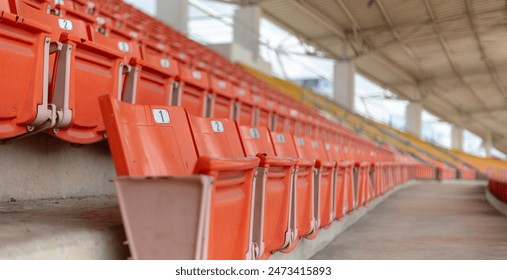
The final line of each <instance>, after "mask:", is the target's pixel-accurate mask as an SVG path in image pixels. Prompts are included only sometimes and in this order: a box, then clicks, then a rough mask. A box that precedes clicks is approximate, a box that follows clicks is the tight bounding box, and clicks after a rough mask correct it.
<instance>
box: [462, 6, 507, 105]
mask: <svg viewBox="0 0 507 280" xmlns="http://www.w3.org/2000/svg"><path fill="white" fill-rule="evenodd" d="M465 5H466V8H467V14H468V20H469V21H470V24H471V25H472V30H473V31H474V37H475V40H476V41H477V46H478V47H479V51H480V53H481V57H482V59H483V60H484V64H486V67H487V68H488V72H489V75H490V76H491V79H492V80H493V83H494V84H495V87H496V89H497V90H498V92H500V94H502V95H503V96H504V98H505V99H506V101H507V90H506V89H505V87H504V86H502V84H501V82H500V80H501V79H500V76H499V75H498V72H497V71H496V69H495V66H494V65H493V63H492V62H491V60H490V59H489V56H488V55H487V53H486V50H485V48H484V45H483V44H482V41H481V37H480V36H479V32H478V31H477V24H476V23H475V20H474V18H473V16H472V14H473V12H472V6H471V4H470V0H465Z"/></svg>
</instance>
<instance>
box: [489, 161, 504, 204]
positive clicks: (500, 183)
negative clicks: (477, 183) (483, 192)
mask: <svg viewBox="0 0 507 280" xmlns="http://www.w3.org/2000/svg"><path fill="white" fill-rule="evenodd" d="M488 188H489V191H490V192H491V194H493V195H494V196H495V197H496V198H497V199H499V200H501V201H503V202H505V203H507V171H506V170H505V169H500V170H496V171H495V172H493V173H492V174H490V177H489V180H488Z"/></svg>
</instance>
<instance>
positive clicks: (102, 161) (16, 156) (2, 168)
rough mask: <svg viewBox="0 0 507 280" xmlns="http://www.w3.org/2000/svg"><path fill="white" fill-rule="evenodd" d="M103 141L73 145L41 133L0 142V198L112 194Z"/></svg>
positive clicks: (112, 172)
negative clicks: (10, 142)
mask: <svg viewBox="0 0 507 280" xmlns="http://www.w3.org/2000/svg"><path fill="white" fill-rule="evenodd" d="M115 174H116V173H115V170H114V165H113V161H112V158H111V155H110V153H109V148H108V145H107V142H100V143H95V144H91V145H83V146H75V145H71V144H69V143H64V142H62V141H60V140H57V139H55V138H54V137H52V136H49V135H47V134H45V133H41V134H37V135H34V136H31V137H28V138H26V139H22V140H19V141H17V142H15V143H12V144H8V145H0V202H4V201H7V200H9V199H11V198H15V199H17V200H34V199H45V198H62V197H82V196H90V195H107V194H115V193H116V191H115V188H114V184H113V183H111V182H110V180H111V179H113V178H114V177H115V176H116V175H115Z"/></svg>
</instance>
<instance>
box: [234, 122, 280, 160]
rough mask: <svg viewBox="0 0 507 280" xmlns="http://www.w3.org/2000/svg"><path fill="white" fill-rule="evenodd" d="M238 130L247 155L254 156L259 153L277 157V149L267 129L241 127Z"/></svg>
mask: <svg viewBox="0 0 507 280" xmlns="http://www.w3.org/2000/svg"><path fill="white" fill-rule="evenodd" d="M238 129H239V132H240V135H241V140H242V143H243V148H244V150H245V153H246V155H252V156H254V155H256V154H258V153H265V154H267V155H269V156H274V155H275V149H274V147H273V143H272V142H271V136H270V132H269V130H268V128H267V127H253V126H239V127H238Z"/></svg>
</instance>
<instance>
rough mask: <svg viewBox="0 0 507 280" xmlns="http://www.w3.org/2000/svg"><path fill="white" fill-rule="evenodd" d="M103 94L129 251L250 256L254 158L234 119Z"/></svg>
mask: <svg viewBox="0 0 507 280" xmlns="http://www.w3.org/2000/svg"><path fill="white" fill-rule="evenodd" d="M100 99H101V102H100V103H101V108H102V112H103V116H104V120H105V123H106V127H107V132H108V135H109V138H108V140H109V143H110V147H111V152H112V154H113V159H114V163H115V167H116V170H117V174H118V175H119V176H121V177H119V178H118V179H117V180H116V184H117V189H118V194H119V197H120V205H121V210H122V217H123V219H124V223H125V225H126V231H127V237H128V239H129V246H130V248H131V251H132V254H133V257H134V258H135V259H245V258H247V257H249V254H250V248H249V247H250V246H249V244H248V241H249V227H250V207H251V188H252V184H253V181H254V172H255V169H256V168H257V167H258V166H259V159H258V158H256V157H244V156H243V151H242V147H241V143H240V138H239V136H238V132H237V130H236V128H235V124H234V123H233V122H232V121H229V120H215V119H202V118H198V117H191V119H190V121H189V115H188V114H187V113H186V112H185V110H184V109H183V108H181V107H168V106H158V105H151V106H150V105H133V104H128V103H124V102H120V101H118V100H116V99H114V98H111V97H109V96H104V97H101V98H100ZM190 123H192V126H190ZM189 139H195V141H189ZM147 143H149V144H147ZM231 156H232V157H234V156H238V157H237V158H230V157H231ZM168 159H170V160H168ZM191 174H202V175H207V176H209V177H207V176H204V177H202V176H189V175H191ZM167 176H176V177H167ZM181 176H183V177H181ZM211 178H213V180H211ZM156 197H157V198H158V199H154V198H156ZM182 211H184V213H186V214H185V215H181V213H183V212H182ZM176 213H179V214H177V215H176ZM162 237H165V238H162Z"/></svg>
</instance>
